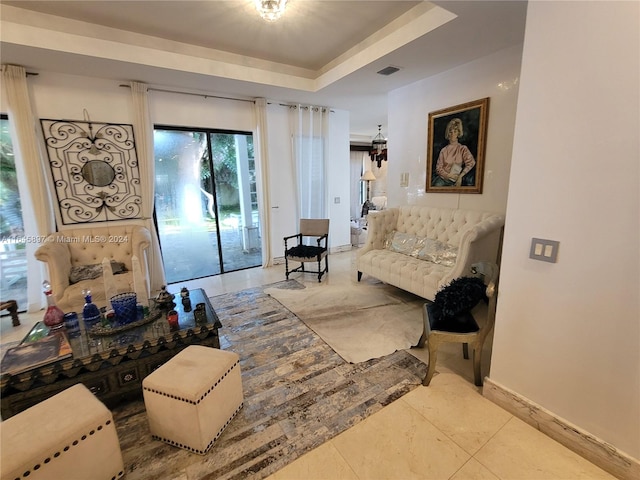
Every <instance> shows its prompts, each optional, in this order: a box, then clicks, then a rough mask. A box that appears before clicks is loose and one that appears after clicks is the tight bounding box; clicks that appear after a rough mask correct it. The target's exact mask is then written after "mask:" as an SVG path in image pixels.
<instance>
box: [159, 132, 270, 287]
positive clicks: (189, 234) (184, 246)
mask: <svg viewBox="0 0 640 480" xmlns="http://www.w3.org/2000/svg"><path fill="white" fill-rule="evenodd" d="M154 151H155V165H156V194H155V197H156V198H155V216H156V222H157V225H158V233H159V236H160V247H161V249H162V258H163V262H164V268H165V275H166V278H167V282H169V283H175V282H181V281H186V280H191V279H195V278H201V277H206V276H211V275H217V274H220V273H225V272H230V271H234V270H241V269H245V268H251V267H257V266H260V265H261V263H262V250H261V240H260V223H259V216H258V203H257V195H256V179H255V161H254V155H253V137H252V135H251V133H248V132H231V131H219V130H202V129H183V128H172V127H156V129H155V132H154Z"/></svg>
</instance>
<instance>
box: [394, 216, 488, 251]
mask: <svg viewBox="0 0 640 480" xmlns="http://www.w3.org/2000/svg"><path fill="white" fill-rule="evenodd" d="M495 216H496V215H495V214H494V213H490V212H478V211H474V210H456V209H452V208H436V207H418V206H403V207H399V212H398V221H397V224H396V230H397V231H399V232H402V233H409V234H411V235H416V236H418V237H425V238H431V239H433V240H438V241H440V242H444V243H448V244H449V245H456V246H457V245H459V244H460V240H461V239H462V237H463V235H464V234H465V233H466V232H468V231H469V230H471V229H473V228H474V227H475V226H476V225H478V224H479V223H481V222H482V221H484V220H486V219H489V218H491V217H495Z"/></svg>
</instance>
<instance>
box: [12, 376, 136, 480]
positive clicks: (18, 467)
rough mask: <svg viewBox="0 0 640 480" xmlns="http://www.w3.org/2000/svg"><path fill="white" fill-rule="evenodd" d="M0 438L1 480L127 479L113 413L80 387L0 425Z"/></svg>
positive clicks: (45, 401) (83, 387)
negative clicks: (0, 444)
mask: <svg viewBox="0 0 640 480" xmlns="http://www.w3.org/2000/svg"><path fill="white" fill-rule="evenodd" d="M0 439H1V441H2V451H1V452H2V453H1V458H0V460H1V463H0V465H1V466H0V471H1V472H2V473H1V475H0V478H1V479H2V480H14V479H24V478H29V479H30V480H31V479H33V480H35V479H41V480H51V479H62V478H64V479H74V480H81V479H86V480H93V479H96V480H98V479H104V480H115V479H117V478H120V477H122V476H123V475H124V465H123V463H122V453H121V452H120V443H119V442H118V434H117V433H116V428H115V425H114V423H113V417H112V415H111V412H110V411H109V410H108V409H107V407H105V406H104V404H103V403H102V402H101V401H100V400H98V399H97V398H96V397H95V396H94V395H93V394H92V393H91V392H90V391H89V390H88V389H87V388H86V387H85V386H84V385H82V384H78V385H74V386H73V387H70V388H68V389H66V390H64V391H62V392H60V393H58V394H57V395H54V396H53V397H51V398H48V399H46V400H43V401H42V402H40V403H38V404H36V405H34V406H33V407H31V408H28V409H27V410H24V411H23V412H20V413H18V414H17V415H14V416H13V417H10V418H8V419H6V420H5V421H3V422H1V423H0Z"/></svg>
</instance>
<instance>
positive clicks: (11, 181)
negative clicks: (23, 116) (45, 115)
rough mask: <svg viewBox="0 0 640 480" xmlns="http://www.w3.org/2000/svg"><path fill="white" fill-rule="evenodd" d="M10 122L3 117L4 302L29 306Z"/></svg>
mask: <svg viewBox="0 0 640 480" xmlns="http://www.w3.org/2000/svg"><path fill="white" fill-rule="evenodd" d="M25 246H26V244H25V236H24V224H23V222H22V207H21V205H20V194H19V190H18V176H17V174H16V164H15V158H14V155H13V145H12V143H11V136H10V135H9V119H8V117H7V116H6V115H0V302H4V301H7V300H15V301H16V302H18V309H20V310H24V309H26V305H27V257H26V252H25Z"/></svg>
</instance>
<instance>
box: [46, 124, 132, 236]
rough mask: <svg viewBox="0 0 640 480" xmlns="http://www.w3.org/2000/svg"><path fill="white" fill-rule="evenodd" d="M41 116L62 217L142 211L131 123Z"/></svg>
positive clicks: (112, 216) (73, 219)
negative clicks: (53, 118)
mask: <svg viewBox="0 0 640 480" xmlns="http://www.w3.org/2000/svg"><path fill="white" fill-rule="evenodd" d="M40 122H41V124H42V130H43V133H44V139H45V143H46V145H47V153H48V155H49V166H50V167H51V175H52V177H53V183H54V188H55V192H56V195H57V199H58V208H59V212H60V217H61V220H62V223H64V224H65V225H68V224H74V223H86V222H105V221H107V220H122V219H131V218H141V217H142V209H141V206H142V196H141V191H140V171H139V168H138V158H137V156H136V148H135V139H134V136H133V126H132V125H126V124H123V125H120V124H113V123H98V122H91V121H68V120H40Z"/></svg>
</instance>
